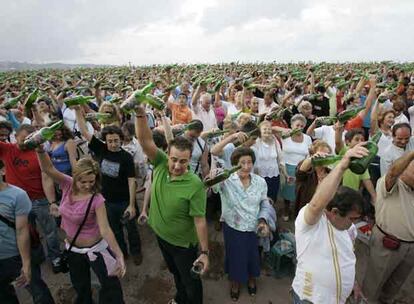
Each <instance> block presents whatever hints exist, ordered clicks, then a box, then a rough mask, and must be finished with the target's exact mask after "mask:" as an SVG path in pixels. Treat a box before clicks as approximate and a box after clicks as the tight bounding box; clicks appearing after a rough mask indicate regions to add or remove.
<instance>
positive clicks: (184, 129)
mask: <svg viewBox="0 0 414 304" xmlns="http://www.w3.org/2000/svg"><path fill="white" fill-rule="evenodd" d="M196 125H197V126H198V125H199V122H198V121H191V122H189V123H188V124H185V125H184V126H183V128H182V129H181V130H180V131H178V132H177V133H176V135H175V136H181V135H183V134H184V132H185V131H188V130H191V128H192V127H193V126H196Z"/></svg>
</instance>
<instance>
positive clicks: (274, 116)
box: [266, 108, 291, 120]
mask: <svg viewBox="0 0 414 304" xmlns="http://www.w3.org/2000/svg"><path fill="white" fill-rule="evenodd" d="M286 112H291V110H290V109H289V108H278V109H277V110H275V111H272V112H270V113H269V114H267V115H266V119H268V120H279V119H282V118H283V117H284V116H285V113H286Z"/></svg>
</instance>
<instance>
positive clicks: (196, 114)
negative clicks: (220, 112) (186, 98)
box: [191, 89, 217, 132]
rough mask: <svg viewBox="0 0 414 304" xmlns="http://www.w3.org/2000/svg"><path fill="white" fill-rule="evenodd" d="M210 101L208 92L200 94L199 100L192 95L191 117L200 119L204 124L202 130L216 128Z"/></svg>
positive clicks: (206, 130) (214, 115)
mask: <svg viewBox="0 0 414 304" xmlns="http://www.w3.org/2000/svg"><path fill="white" fill-rule="evenodd" d="M197 90H198V89H197ZM211 102H212V99H211V95H210V94H209V93H204V94H201V96H200V101H198V100H197V98H196V95H194V96H193V100H192V106H193V109H192V111H191V112H192V117H193V119H199V120H201V122H202V123H203V126H204V130H203V131H204V132H208V131H211V130H212V129H216V128H217V120H216V114H214V110H213V109H212V107H211Z"/></svg>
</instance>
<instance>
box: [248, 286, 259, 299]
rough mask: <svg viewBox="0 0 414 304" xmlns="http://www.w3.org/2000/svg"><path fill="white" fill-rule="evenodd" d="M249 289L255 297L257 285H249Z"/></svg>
mask: <svg viewBox="0 0 414 304" xmlns="http://www.w3.org/2000/svg"><path fill="white" fill-rule="evenodd" d="M247 290H248V292H249V295H250V296H252V297H253V296H255V295H256V293H257V286H256V285H254V286H253V287H250V286H247Z"/></svg>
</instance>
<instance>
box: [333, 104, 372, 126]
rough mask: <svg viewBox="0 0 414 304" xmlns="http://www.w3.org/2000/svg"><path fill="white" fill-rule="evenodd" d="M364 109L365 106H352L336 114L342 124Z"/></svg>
mask: <svg viewBox="0 0 414 304" xmlns="http://www.w3.org/2000/svg"><path fill="white" fill-rule="evenodd" d="M364 109H365V106H359V107H353V108H351V109H349V110H345V111H342V112H341V113H338V114H337V115H336V118H338V121H339V122H340V123H342V124H344V123H346V122H347V121H348V120H350V119H352V118H354V117H355V116H357V115H358V113H359V112H361V111H362V110H364Z"/></svg>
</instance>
